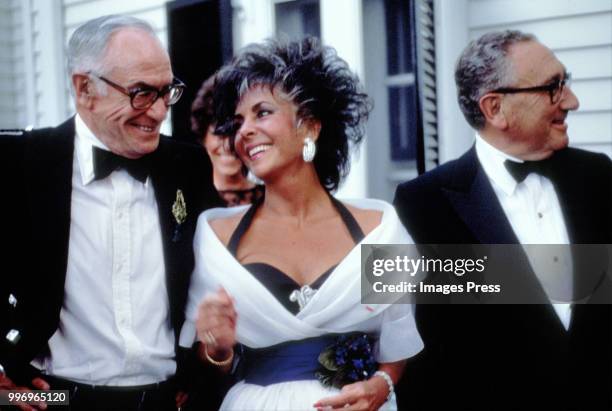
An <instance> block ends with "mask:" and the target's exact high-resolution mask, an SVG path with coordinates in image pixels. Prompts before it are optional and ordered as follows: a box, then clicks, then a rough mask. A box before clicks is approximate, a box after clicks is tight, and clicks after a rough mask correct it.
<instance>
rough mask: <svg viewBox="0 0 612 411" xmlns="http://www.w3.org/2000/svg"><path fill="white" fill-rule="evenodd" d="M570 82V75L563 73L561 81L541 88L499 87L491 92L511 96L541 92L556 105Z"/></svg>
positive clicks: (558, 80)
mask: <svg viewBox="0 0 612 411" xmlns="http://www.w3.org/2000/svg"><path fill="white" fill-rule="evenodd" d="M571 82H572V75H571V73H565V77H564V78H563V79H560V78H559V79H556V80H554V81H552V82H551V83H548V84H544V85H542V86H535V87H523V88H513V87H501V88H498V89H495V90H493V93H502V94H513V93H537V92H541V91H546V92H548V95H549V96H550V103H551V104H557V103H558V102H559V100H561V96H562V95H563V89H564V88H565V87H566V86H567V87H570V86H571Z"/></svg>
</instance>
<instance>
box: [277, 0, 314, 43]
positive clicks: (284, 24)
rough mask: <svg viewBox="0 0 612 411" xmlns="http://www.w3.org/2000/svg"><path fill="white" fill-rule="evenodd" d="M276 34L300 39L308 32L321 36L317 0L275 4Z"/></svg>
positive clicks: (299, 0)
mask: <svg viewBox="0 0 612 411" xmlns="http://www.w3.org/2000/svg"><path fill="white" fill-rule="evenodd" d="M274 10H275V13H276V35H277V36H286V37H288V38H290V39H294V40H297V39H300V38H302V37H303V36H304V35H306V34H309V35H311V36H315V37H321V17H320V11H319V2H318V0H298V1H289V2H285V3H278V4H276V6H275V9H274Z"/></svg>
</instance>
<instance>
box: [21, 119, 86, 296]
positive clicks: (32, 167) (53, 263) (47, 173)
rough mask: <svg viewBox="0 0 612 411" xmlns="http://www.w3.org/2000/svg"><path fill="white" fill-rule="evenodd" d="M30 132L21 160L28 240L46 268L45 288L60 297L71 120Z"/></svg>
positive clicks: (67, 232) (69, 193) (71, 152)
mask: <svg viewBox="0 0 612 411" xmlns="http://www.w3.org/2000/svg"><path fill="white" fill-rule="evenodd" d="M50 130H51V131H50V132H49V131H48V129H47V130H41V131H39V132H33V133H32V135H31V139H32V141H30V142H29V144H27V148H26V152H25V156H26V162H25V164H27V165H28V167H27V169H26V170H25V184H26V185H27V189H28V206H29V207H30V210H32V212H30V213H29V215H30V216H31V218H32V222H31V224H32V225H31V230H32V236H31V238H32V239H33V240H34V241H36V244H35V247H37V249H38V250H40V251H41V255H42V258H43V259H44V261H45V263H44V265H45V267H48V268H49V270H48V273H49V277H52V278H48V284H50V285H51V286H53V287H56V288H57V290H56V291H57V292H56V293H54V294H53V295H57V296H60V297H61V296H63V289H64V282H65V278H66V266H67V263H68V244H69V236H70V208H71V197H72V163H73V156H74V136H75V126H74V118H71V119H69V120H67V121H66V122H64V123H63V124H62V125H60V126H58V127H57V128H54V129H50Z"/></svg>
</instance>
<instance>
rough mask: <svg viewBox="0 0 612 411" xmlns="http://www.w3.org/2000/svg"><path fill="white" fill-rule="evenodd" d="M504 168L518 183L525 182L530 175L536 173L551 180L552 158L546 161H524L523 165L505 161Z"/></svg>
mask: <svg viewBox="0 0 612 411" xmlns="http://www.w3.org/2000/svg"><path fill="white" fill-rule="evenodd" d="M504 166H505V167H506V170H508V172H509V173H510V175H512V177H514V179H515V180H516V182H517V183H521V182H523V180H525V179H526V178H527V176H528V175H529V174H530V173H536V174H540V175H543V176H546V177H549V178H550V171H551V161H550V157H549V158H547V159H545V160H540V161H524V162H522V163H517V162H516V161H510V160H506V161H504Z"/></svg>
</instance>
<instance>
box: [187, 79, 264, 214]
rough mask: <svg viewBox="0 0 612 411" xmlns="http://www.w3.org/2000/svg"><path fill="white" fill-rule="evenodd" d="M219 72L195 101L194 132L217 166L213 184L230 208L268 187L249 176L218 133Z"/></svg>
mask: <svg viewBox="0 0 612 411" xmlns="http://www.w3.org/2000/svg"><path fill="white" fill-rule="evenodd" d="M215 83H216V75H214V74H213V75H212V76H210V77H209V78H208V79H207V80H205V81H204V83H202V86H201V87H200V90H198V93H197V95H196V97H195V99H194V100H193V103H192V104H191V131H193V132H194V133H195V134H196V135H198V136H200V142H201V143H202V146H203V147H204V149H205V150H206V153H207V154H208V157H210V161H211V163H212V166H213V183H214V184H215V188H216V189H217V191H218V192H219V196H220V197H221V198H222V199H223V201H225V204H227V206H228V207H232V206H236V205H243V204H251V203H253V201H255V200H257V199H259V198H260V197H261V196H262V195H263V192H264V187H263V186H262V185H259V184H255V183H254V182H253V181H250V180H249V179H248V178H247V177H246V173H245V172H244V171H245V169H246V167H245V166H244V164H243V163H242V161H240V159H239V158H238V157H236V153H233V152H232V151H231V150H230V149H229V144H227V139H226V138H225V137H224V136H220V135H217V134H215V127H216V125H217V121H216V119H215V110H214V106H213V95H214V91H215Z"/></svg>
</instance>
